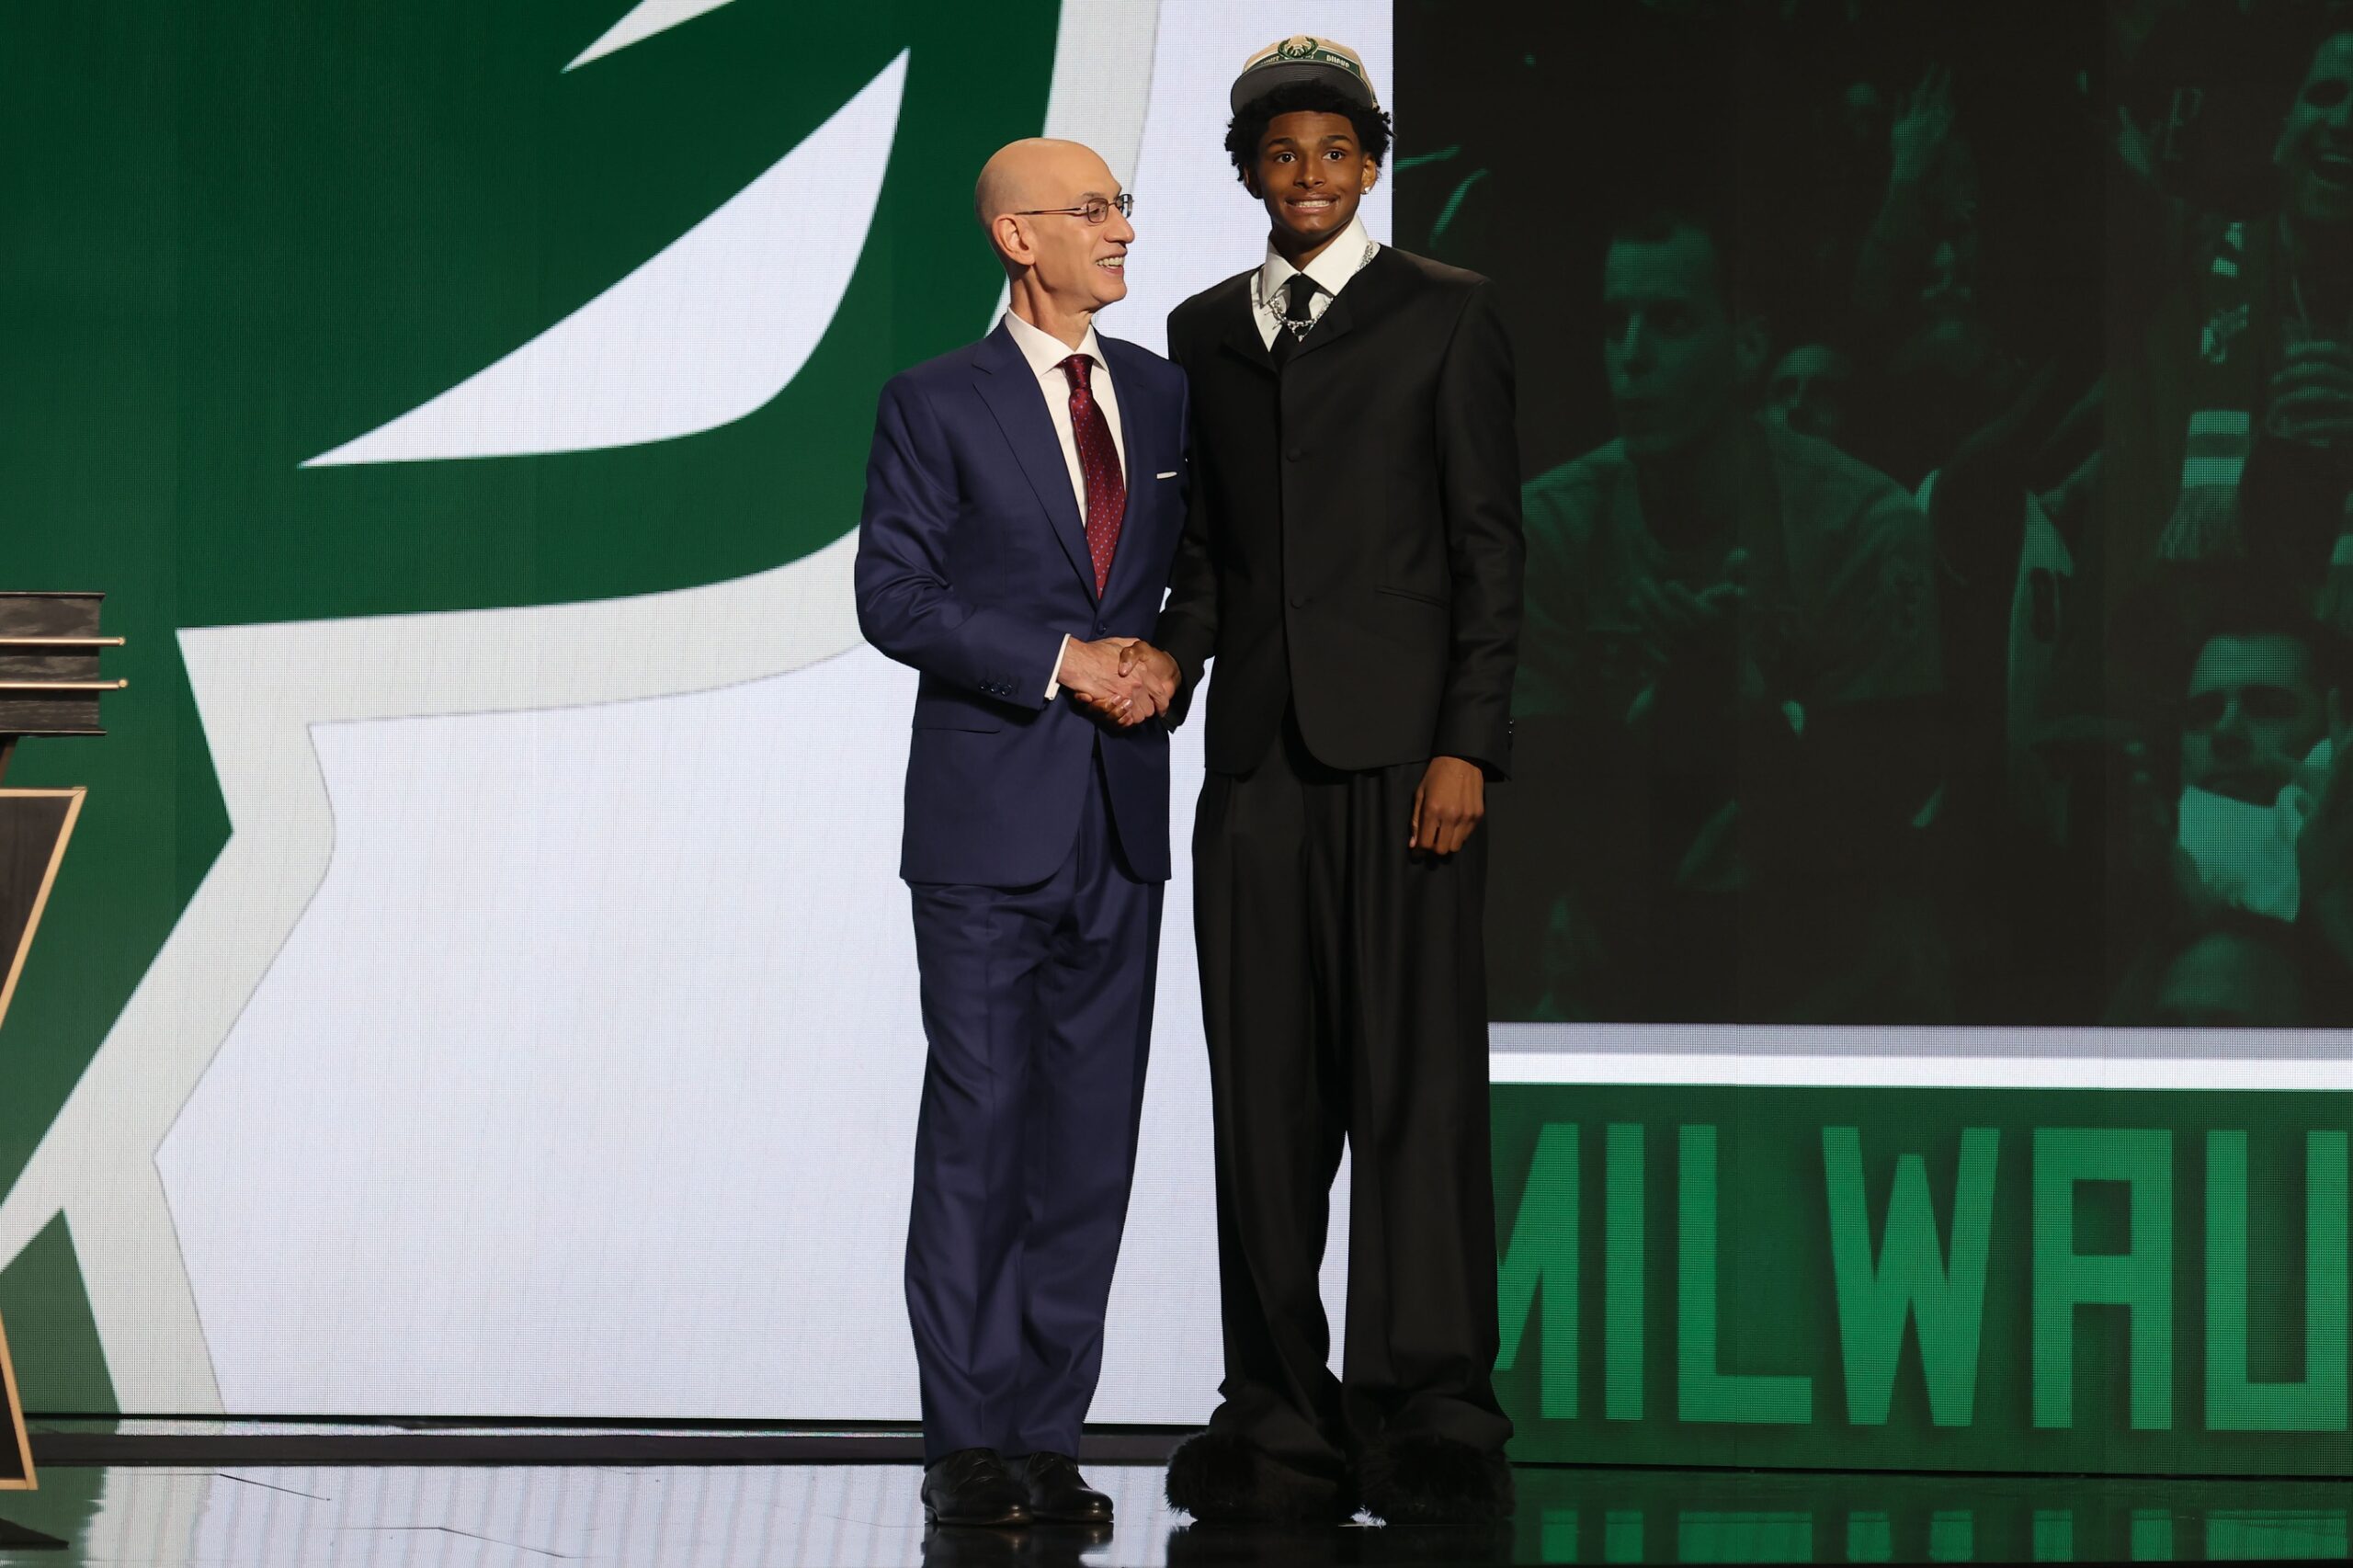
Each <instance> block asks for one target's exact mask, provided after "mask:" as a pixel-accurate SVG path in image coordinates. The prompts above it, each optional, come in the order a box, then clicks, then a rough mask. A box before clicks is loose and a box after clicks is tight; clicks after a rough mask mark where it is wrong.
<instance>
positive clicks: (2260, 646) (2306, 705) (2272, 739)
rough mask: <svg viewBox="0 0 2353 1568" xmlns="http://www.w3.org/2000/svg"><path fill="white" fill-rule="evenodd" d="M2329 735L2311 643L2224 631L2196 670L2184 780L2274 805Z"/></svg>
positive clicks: (2186, 717) (2185, 728)
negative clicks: (2227, 635)
mask: <svg viewBox="0 0 2353 1568" xmlns="http://www.w3.org/2000/svg"><path fill="white" fill-rule="evenodd" d="M2327 733H2328V710H2327V707H2326V704H2325V701H2324V700H2323V698H2322V695H2321V690H2320V682H2319V680H2318V678H2317V677H2316V676H2315V674H2314V672H2313V656H2312V651H2311V650H2310V649H2308V648H2306V647H2305V646H2304V645H2303V643H2302V642H2298V641H2297V640H2296V639H2294V638H2292V637H2288V636H2284V635H2282V634H2280V633H2279V632H2262V633H2257V634H2255V635H2252V636H2245V637H2217V638H2214V639H2213V640H2212V641H2211V642H2208V643H2207V644H2206V646H2205V647H2204V649H2202V650H2201V651H2200V653H2199V655H2198V666H2197V668H2196V669H2194V670H2193V671H2191V672H2190V676H2189V691H2188V701H2187V706H2186V710H2185V712H2184V714H2183V717H2182V726H2181V781H2182V782H2183V783H2185V784H2188V785H2191V786H2194V787H2195V788H2197V789H2200V790H2208V791H2210V792H2211V793H2213V794H2217V795H2228V796H2230V797H2231V798H2232V799H2233V800H2235V801H2246V802H2247V803H2248V804H2250V805H2257V806H2268V805H2270V804H2271V803H2272V802H2273V801H2277V800H2278V799H2279V791H2280V790H2283V789H2285V788H2287V786H2288V784H2289V783H2290V781H2291V780H2292V779H2293V778H2295V774H2296V769H2297V767H2300V766H2301V765H2302V762H2303V760H2304V757H2305V756H2306V755H2307V754H2309V753H2310V752H2311V751H2312V749H2313V746H2315V745H2317V744H2319V743H2320V741H2321V739H2322V738H2323V737H2324V736H2325V735H2326V734H2327Z"/></svg>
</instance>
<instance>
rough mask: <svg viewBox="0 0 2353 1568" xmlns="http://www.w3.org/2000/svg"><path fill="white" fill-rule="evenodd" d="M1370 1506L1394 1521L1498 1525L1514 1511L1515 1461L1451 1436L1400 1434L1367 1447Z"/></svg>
mask: <svg viewBox="0 0 2353 1568" xmlns="http://www.w3.org/2000/svg"><path fill="white" fill-rule="evenodd" d="M1358 1485H1359V1486H1360V1487H1361V1488H1362V1490H1363V1493H1364V1504H1365V1506H1366V1507H1367V1508H1369V1509H1370V1510H1371V1511H1372V1512H1373V1513H1374V1514H1376V1515H1378V1516H1379V1517H1381V1520H1382V1521H1383V1522H1384V1523H1387V1524H1392V1525H1493V1524H1495V1523H1497V1522H1498V1521H1500V1520H1503V1519H1506V1518H1509V1517H1511V1511H1512V1480H1511V1465H1510V1463H1509V1462H1508V1461H1507V1460H1505V1458H1504V1456H1503V1455H1502V1454H1500V1453H1492V1452H1489V1451H1487V1450H1485V1449H1474V1448H1472V1446H1471V1445H1470V1444H1468V1443H1458V1442H1456V1441H1454V1440H1453V1439H1452V1438H1450V1437H1400V1438H1396V1439H1393V1440H1392V1441H1389V1442H1385V1443H1381V1444H1379V1445H1377V1446H1375V1447H1374V1448H1371V1449H1368V1450H1366V1453H1365V1456H1364V1459H1363V1461H1362V1463H1361V1464H1360V1465H1359V1466H1358Z"/></svg>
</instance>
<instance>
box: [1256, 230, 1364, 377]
mask: <svg viewBox="0 0 2353 1568" xmlns="http://www.w3.org/2000/svg"><path fill="white" fill-rule="evenodd" d="M1380 248H1381V247H1380V246H1379V245H1377V244H1374V243H1373V241H1372V236H1371V235H1370V234H1368V233H1365V232H1364V220H1363V219H1362V218H1361V217H1355V218H1350V219H1349V220H1348V226H1347V228H1345V229H1343V230H1341V231H1340V232H1339V233H1338V234H1337V235H1336V236H1335V237H1334V239H1333V241H1332V243H1331V244H1328V245H1325V246H1324V248H1323V249H1322V250H1321V251H1319V252H1318V253H1316V256H1315V259H1314V260H1313V261H1311V262H1309V263H1308V264H1307V265H1306V266H1305V267H1293V266H1292V265H1291V264H1290V262H1288V261H1285V260H1284V259H1283V258H1282V256H1281V255H1280V253H1279V252H1278V251H1277V250H1276V249H1275V243H1274V241H1272V240H1268V241H1267V259H1266V260H1265V261H1263V262H1261V263H1260V264H1259V266H1258V276H1257V278H1256V281H1255V282H1254V283H1253V284H1252V286H1251V291H1250V305H1251V314H1252V315H1253V316H1254V317H1255V318H1256V320H1257V323H1258V341H1259V342H1261V343H1263V344H1265V345H1266V346H1267V347H1268V348H1272V347H1274V346H1275V334H1277V333H1279V332H1288V331H1290V328H1289V327H1286V326H1284V325H1283V324H1282V315H1283V307H1284V305H1285V304H1286V303H1288V302H1289V299H1290V294H1289V290H1290V280H1291V278H1292V277H1293V276H1294V275H1295V274H1297V273H1300V272H1305V273H1306V274H1307V276H1308V277H1309V278H1313V280H1314V283H1315V296H1314V298H1313V299H1312V300H1310V301H1308V303H1307V314H1308V316H1309V318H1310V319H1311V320H1313V321H1322V320H1323V319H1324V312H1325V311H1328V310H1330V309H1331V308H1332V301H1333V300H1334V299H1336V297H1337V296H1338V295H1339V292H1340V290H1343V289H1345V288H1347V286H1348V279H1349V278H1354V277H1355V276H1356V275H1357V274H1358V272H1360V271H1362V270H1363V269H1364V264H1365V263H1366V262H1368V261H1370V260H1371V259H1372V256H1373V253H1374V252H1375V251H1377V250H1379V249H1380Z"/></svg>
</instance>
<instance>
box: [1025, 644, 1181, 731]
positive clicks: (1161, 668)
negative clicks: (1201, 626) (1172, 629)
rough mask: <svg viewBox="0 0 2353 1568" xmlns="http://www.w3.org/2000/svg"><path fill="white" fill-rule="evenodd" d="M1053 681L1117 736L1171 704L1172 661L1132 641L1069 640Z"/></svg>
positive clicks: (1174, 675) (1173, 696) (1173, 692)
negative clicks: (1117, 732)
mask: <svg viewBox="0 0 2353 1568" xmlns="http://www.w3.org/2000/svg"><path fill="white" fill-rule="evenodd" d="M1054 678H1055V679H1056V680H1058V681H1060V682H1061V683H1062V685H1063V689H1064V690H1065V691H1068V692H1069V693H1070V694H1071V695H1072V696H1073V697H1074V698H1075V699H1078V700H1079V701H1080V702H1082V703H1084V704H1086V709H1087V710H1088V711H1089V712H1090V713H1092V714H1093V715H1095V717H1097V719H1100V720H1101V721H1102V722H1105V723H1107V724H1112V725H1116V726H1117V727H1119V728H1120V729H1122V730H1124V729H1128V728H1131V726H1133V725H1137V724H1141V723H1142V722H1144V721H1145V720H1146V719H1152V718H1156V717H1158V716H1159V715H1161V714H1163V713H1165V712H1167V711H1168V705H1169V704H1170V703H1171V702H1173V701H1175V700H1176V680H1177V670H1176V660H1175V659H1174V658H1172V657H1170V656H1169V655H1168V654H1166V653H1163V652H1161V650H1159V649H1157V648H1155V647H1154V646H1153V645H1152V644H1151V643H1149V642H1144V641H1143V640H1142V638H1138V637H1106V638H1104V639H1102V640H1101V641H1100V642H1079V641H1077V640H1076V639H1075V638H1074V639H1072V640H1071V642H1068V643H1067V644H1065V645H1064V648H1063V662H1062V667H1061V668H1060V669H1058V670H1056V671H1055V672H1054Z"/></svg>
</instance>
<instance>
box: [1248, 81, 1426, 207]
mask: <svg viewBox="0 0 2353 1568" xmlns="http://www.w3.org/2000/svg"><path fill="white" fill-rule="evenodd" d="M1286 114H1342V115H1346V116H1347V118H1348V123H1349V125H1351V126H1353V127H1354V128H1355V130H1356V133H1357V145H1358V146H1360V147H1362V148H1363V149H1364V154H1365V156H1366V157H1368V158H1370V159H1371V160H1372V161H1373V162H1374V163H1376V164H1382V165H1385V164H1387V163H1388V161H1389V134H1390V124H1389V114H1388V111H1387V110H1385V109H1377V108H1365V107H1364V106H1363V105H1362V104H1357V103H1350V102H1349V101H1348V100H1347V97H1344V96H1343V95H1342V94H1341V92H1340V90H1339V89H1338V88H1336V87H1330V86H1326V85H1324V84H1323V83H1321V82H1292V83H1290V84H1289V85H1285V86H1280V87H1275V88H1272V89H1270V90H1269V91H1267V92H1264V93H1261V94H1259V95H1258V97H1255V98H1252V99H1251V100H1250V101H1249V102H1248V103H1246V104H1244V105H1243V106H1242V112H1241V113H1240V114H1237V115H1235V116H1234V117H1233V119H1232V120H1231V121H1229V122H1228V123H1227V125H1226V128H1225V151H1226V155H1227V156H1228V157H1230V158H1232V159H1233V176H1234V177H1235V178H1236V179H1238V180H1240V181H1242V182H1243V183H1244V184H1245V185H1247V184H1248V183H1249V182H1250V171H1251V170H1252V169H1253V168H1254V167H1256V165H1257V162H1258V143H1259V142H1263V141H1265V140H1266V139H1267V125H1268V124H1269V123H1270V122H1272V121H1273V120H1274V119H1276V118H1277V117H1278V116H1280V115H1286Z"/></svg>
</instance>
